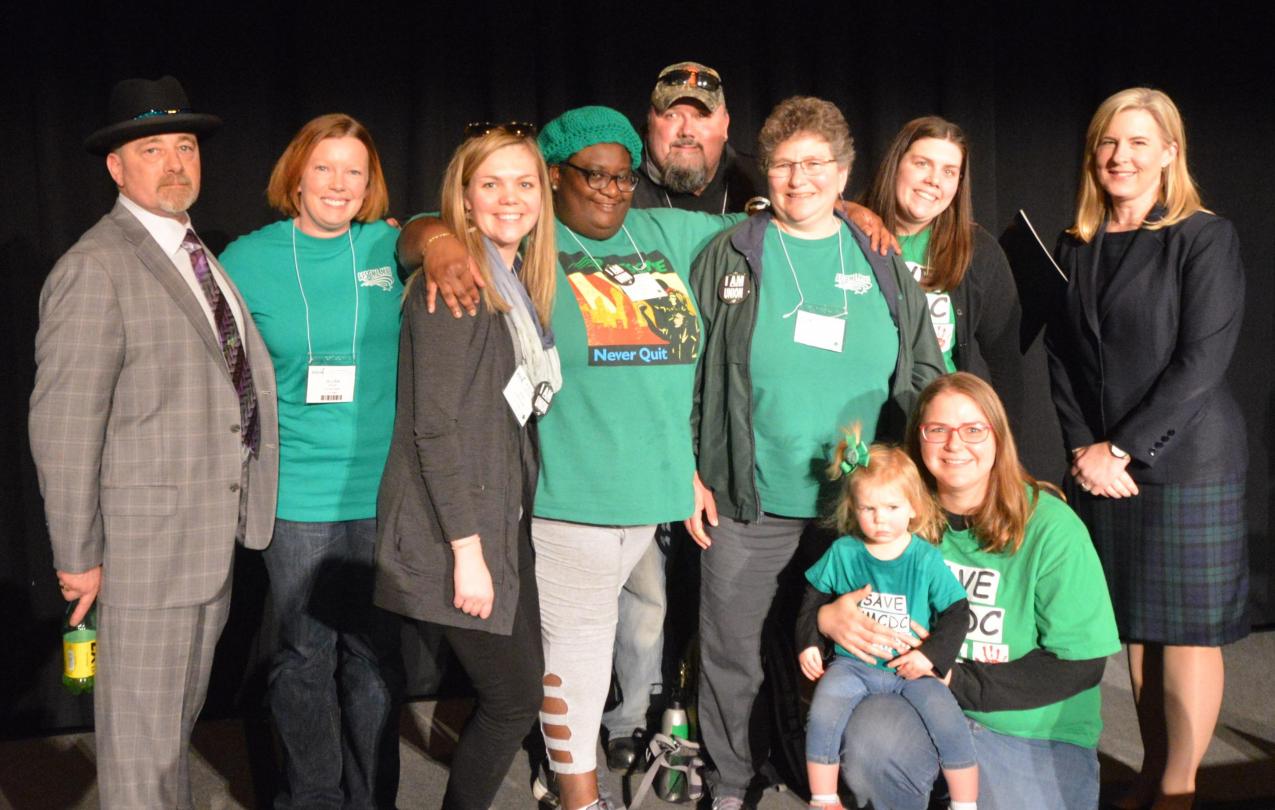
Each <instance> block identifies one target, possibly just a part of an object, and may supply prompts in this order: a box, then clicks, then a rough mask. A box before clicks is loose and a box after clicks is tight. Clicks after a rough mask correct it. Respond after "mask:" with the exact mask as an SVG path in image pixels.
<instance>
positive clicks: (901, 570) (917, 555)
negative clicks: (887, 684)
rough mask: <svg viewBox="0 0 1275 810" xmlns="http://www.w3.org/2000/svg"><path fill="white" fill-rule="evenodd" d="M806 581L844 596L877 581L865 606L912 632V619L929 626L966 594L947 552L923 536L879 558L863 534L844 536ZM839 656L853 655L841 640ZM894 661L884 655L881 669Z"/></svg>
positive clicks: (884, 620)
mask: <svg viewBox="0 0 1275 810" xmlns="http://www.w3.org/2000/svg"><path fill="white" fill-rule="evenodd" d="M806 580H807V581H808V582H809V583H810V584H811V585H812V586H813V587H814V588H815V590H817V591H820V592H822V593H828V594H834V595H836V596H841V595H842V594H847V593H850V592H851V591H855V590H858V589H859V588H862V587H863V586H864V585H871V586H872V592H871V593H870V594H868V596H867V598H866V599H864V600H863V601H862V602H860V603H859V610H861V611H863V612H864V613H866V614H867V615H869V616H871V617H872V618H874V619H876V620H877V621H878V622H880V623H881V624H883V625H885V626H886V627H888V628H890V629H892V630H897V631H898V632H900V633H903V634H905V635H909V636H915V635H916V634H915V633H914V632H913V631H912V621H913V620H915V621H916V623H917V624H919V625H921V627H923V628H925V629H926V630H929V629H930V624H931V622H932V621H933V619H934V617H935V616H937V615H938V614H940V613H942V612H943V611H945V610H947V609H948V608H949V607H951V606H952V605H953V604H955V603H957V602H959V601H961V600H962V599H964V598H965V591H964V589H962V588H961V583H959V582H957V581H956V577H954V576H952V572H951V571H949V570H948V569H947V566H946V565H944V564H943V555H942V554H940V553H939V550H938V549H937V548H935V547H934V546H932V545H930V544H929V543H927V542H925V540H924V539H923V538H920V537H917V536H916V535H913V536H912V541H911V542H910V543H908V547H907V548H906V549H904V550H903V553H902V554H900V555H899V556H898V557H895V558H894V559H893V560H879V559H877V558H876V557H873V556H872V554H871V553H870V552H869V551H868V546H867V544H866V543H865V542H864V541H863V540H860V539H859V538H857V537H853V536H846V537H842V538H841V539H840V540H837V541H836V542H835V543H833V544H832V545H831V546H830V547H829V548H828V550H827V551H825V552H824V554H823V556H822V557H820V558H819V561H818V562H816V563H815V564H814V565H812V566H810V568H809V570H807V571H806ZM836 649H837V655H844V656H850V655H851V654H850V652H849V651H848V650H846V649H845V648H843V647H842V646H841V645H840V644H838V645H836ZM887 660H890V659H884V658H878V659H877V660H876V667H877V669H883V670H886V671H888V672H894V670H893V669H890V668H889V667H888V666H886V663H885V662H886V661H887Z"/></svg>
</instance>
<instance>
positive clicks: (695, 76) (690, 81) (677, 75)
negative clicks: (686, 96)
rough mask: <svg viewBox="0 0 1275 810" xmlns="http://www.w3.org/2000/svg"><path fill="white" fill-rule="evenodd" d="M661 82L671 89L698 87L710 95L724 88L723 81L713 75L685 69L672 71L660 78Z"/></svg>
mask: <svg viewBox="0 0 1275 810" xmlns="http://www.w3.org/2000/svg"><path fill="white" fill-rule="evenodd" d="M659 82H660V84H664V85H668V86H669V87H698V88H699V89H701V90H707V91H708V92H710V93H716V92H717V91H718V90H720V89H721V87H722V80H721V79H719V78H717V77H716V76H714V75H713V74H711V73H706V72H704V71H702V70H687V69H684V68H683V69H678V70H670V71H669V72H668V73H665V74H664V75H663V76H661V77H660V78H659Z"/></svg>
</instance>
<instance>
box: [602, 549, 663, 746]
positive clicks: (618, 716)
mask: <svg viewBox="0 0 1275 810" xmlns="http://www.w3.org/2000/svg"><path fill="white" fill-rule="evenodd" d="M656 531H657V532H658V531H659V530H658V529H657V530H656ZM666 606H667V598H666V594H665V590H664V551H663V549H661V548H660V546H659V543H651V546H650V548H648V549H647V550H646V553H645V554H643V555H642V559H640V560H638V564H637V565H636V566H634V568H633V572H632V573H630V574H629V578H628V579H627V580H626V581H625V583H624V589H623V590H621V591H620V616H619V622H618V623H617V624H616V626H615V676H616V679H617V680H618V681H619V682H620V694H621V695H622V699H621V701H620V703H619V704H618V705H617V706H616V707H615V708H613V709H611V711H609V712H606V713H604V714H603V715H602V725H604V726H606V729H607V735H608V737H609V739H612V740H614V739H618V738H620V737H629V736H632V735H633V732H635V731H637V730H638V729H640V728H642V729H644V728H646V727H647V714H648V713H649V711H650V708H651V693H652V692H653V691H655V690H656V689H657V688H660V685H661V684H662V683H663V680H664V679H663V675H662V673H661V667H662V664H663V656H664V612H665V608H666Z"/></svg>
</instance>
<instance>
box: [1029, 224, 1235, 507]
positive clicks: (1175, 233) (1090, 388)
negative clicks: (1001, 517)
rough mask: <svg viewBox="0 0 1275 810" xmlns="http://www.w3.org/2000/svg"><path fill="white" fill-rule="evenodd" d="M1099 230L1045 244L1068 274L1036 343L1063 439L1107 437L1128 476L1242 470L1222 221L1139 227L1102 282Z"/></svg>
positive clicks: (1154, 478) (1231, 297) (1230, 232)
mask: <svg viewBox="0 0 1275 810" xmlns="http://www.w3.org/2000/svg"><path fill="white" fill-rule="evenodd" d="M1162 215H1163V211H1162V209H1160V208H1157V209H1156V210H1154V211H1152V213H1151V216H1150V217H1149V218H1148V221H1154V220H1155V219H1158V218H1159V217H1160V216H1162ZM1104 233H1105V225H1104V228H1103V229H1102V230H1099V232H1098V233H1097V234H1096V235H1095V236H1094V239H1093V241H1092V242H1090V243H1088V244H1085V243H1083V242H1081V241H1080V240H1078V239H1076V238H1074V237H1071V236H1068V235H1066V234H1064V235H1063V236H1062V237H1060V239H1059V242H1058V248H1057V250H1056V257H1057V260H1058V265H1059V267H1061V268H1062V270H1063V272H1064V273H1066V274H1067V277H1068V279H1069V281H1068V284H1067V300H1066V306H1065V307H1064V308H1062V310H1061V311H1060V312H1059V313H1058V314H1057V316H1056V317H1055V318H1054V320H1053V321H1052V322H1051V323H1050V324H1049V326H1048V331H1047V333H1046V347H1047V349H1048V352H1049V366H1050V378H1051V380H1052V383H1053V389H1054V404H1055V406H1056V407H1057V409H1058V416H1059V421H1060V422H1061V423H1062V428H1063V435H1064V438H1065V439H1066V441H1067V446H1068V447H1069V448H1076V447H1080V446H1083V445H1088V444H1093V443H1094V442H1100V441H1104V440H1107V441H1111V442H1112V443H1113V444H1115V445H1116V446H1117V447H1120V448H1121V449H1123V450H1125V451H1127V452H1128V453H1129V455H1130V456H1132V461H1131V463H1130V465H1129V468H1128V469H1129V473H1130V474H1131V475H1132V477H1133V479H1134V480H1135V481H1138V482H1145V483H1191V482H1201V481H1207V480H1215V479H1217V478H1219V477H1225V476H1231V475H1242V474H1243V473H1244V470H1245V468H1246V467H1247V463H1248V442H1247V440H1246V438H1245V432H1244V419H1243V416H1242V415H1241V413H1240V409H1239V406H1238V404H1237V403H1236V402H1235V398H1234V397H1233V396H1232V395H1231V391H1230V388H1229V386H1228V385H1227V381H1226V370H1227V367H1228V366H1229V365H1230V364H1231V356H1232V354H1233V353H1234V351H1235V344H1236V341H1237V339H1238V338H1239V333H1240V323H1241V320H1242V319H1243V314H1244V267H1243V265H1242V263H1241V261H1240V248H1239V238H1238V236H1237V235H1236V233H1235V228H1234V226H1232V225H1231V223H1230V222H1229V221H1227V220H1225V219H1222V218H1221V217H1218V216H1216V215H1214V214H1209V213H1204V212H1199V213H1196V214H1193V215H1191V216H1190V217H1188V218H1187V219H1185V220H1183V221H1182V222H1179V223H1177V224H1176V225H1171V226H1169V227H1166V228H1161V229H1159V230H1148V229H1145V228H1144V229H1142V230H1140V231H1138V233H1137V234H1136V236H1135V237H1134V239H1133V242H1132V244H1131V245H1130V246H1129V249H1128V251H1127V252H1126V254H1125V257H1124V260H1123V261H1122V263H1121V265H1120V268H1119V269H1118V271H1117V272H1115V273H1114V274H1112V275H1111V276H1110V281H1109V282H1108V283H1107V285H1106V289H1105V290H1103V289H1102V286H1101V280H1100V279H1099V277H1098V266H1097V262H1096V257H1098V256H1100V255H1101V250H1102V240H1103V236H1104Z"/></svg>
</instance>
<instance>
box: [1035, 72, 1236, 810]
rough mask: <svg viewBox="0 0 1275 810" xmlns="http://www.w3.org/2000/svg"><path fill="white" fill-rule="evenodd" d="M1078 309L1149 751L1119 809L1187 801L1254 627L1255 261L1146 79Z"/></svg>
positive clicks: (1096, 468) (1110, 537)
mask: <svg viewBox="0 0 1275 810" xmlns="http://www.w3.org/2000/svg"><path fill="white" fill-rule="evenodd" d="M1057 257H1058V263H1059V266H1060V267H1061V268H1062V269H1063V271H1064V272H1065V273H1066V274H1067V276H1068V278H1069V283H1068V288H1067V299H1066V306H1065V308H1063V309H1062V310H1061V311H1060V313H1059V315H1058V317H1057V319H1056V320H1055V321H1054V322H1053V323H1052V324H1050V327H1049V332H1048V338H1047V342H1046V343H1047V348H1048V350H1049V358H1050V371H1051V377H1052V381H1053V388H1054V401H1055V405H1056V407H1057V409H1058V415H1059V419H1060V421H1061V423H1062V427H1063V433H1064V436H1065V438H1066V440H1067V447H1068V448H1069V449H1070V450H1071V454H1072V466H1071V471H1070V477H1069V480H1068V482H1067V483H1068V485H1069V495H1070V496H1071V499H1072V503H1073V504H1074V506H1075V508H1076V511H1077V512H1078V513H1079V514H1080V515H1081V517H1082V518H1083V519H1084V520H1085V522H1086V524H1087V525H1088V526H1089V530H1090V532H1091V534H1092V535H1093V538H1094V543H1095V544H1096V545H1097V547H1098V551H1099V555H1100V556H1101V557H1102V561H1103V568H1104V569H1105V571H1106V574H1107V580H1108V586H1109V588H1110V591H1111V596H1112V601H1113V602H1114V603H1115V608H1116V618H1117V622H1118V623H1119V627H1120V634H1121V638H1122V639H1123V640H1124V641H1126V642H1127V643H1128V645H1129V647H1128V649H1129V672H1130V679H1131V681H1132V686H1133V695H1134V700H1135V702H1136V703H1137V708H1138V718H1139V724H1140V727H1141V732H1142V741H1143V746H1144V749H1145V755H1144V759H1143V764H1142V770H1141V773H1140V774H1139V777H1138V779H1137V781H1136V782H1135V784H1134V786H1133V790H1132V791H1131V793H1130V794H1129V795H1128V796H1126V797H1125V798H1124V799H1123V800H1121V802H1120V803H1119V805H1118V806H1122V807H1143V806H1152V807H1156V808H1168V807H1179V806H1181V807H1188V806H1190V801H1191V799H1192V797H1193V794H1194V791H1195V775H1196V771H1197V769H1198V767H1199V763H1200V760H1201V758H1202V757H1203V755H1204V751H1205V749H1206V748H1207V747H1208V743H1209V740H1210V739H1211V738H1212V735H1213V728H1214V726H1215V725H1216V723H1217V716H1218V711H1219V708H1220V706H1221V701H1222V685H1223V666H1222V654H1221V645H1222V644H1226V643H1229V642H1231V641H1235V640H1238V639H1239V638H1242V637H1243V636H1244V635H1245V634H1246V633H1247V632H1248V623H1247V621H1246V618H1245V603H1246V601H1247V593H1248V579H1247V577H1248V562H1247V552H1246V547H1245V524H1244V511H1243V504H1244V474H1245V468H1246V466H1247V442H1246V439H1245V434H1244V421H1243V417H1242V415H1241V413H1240V410H1239V407H1238V405H1237V404H1236V402H1235V399H1234V397H1232V395H1231V392H1230V389H1229V387H1228V385H1227V382H1226V370H1227V367H1228V366H1229V365H1230V362H1231V356H1232V354H1233V353H1234V350H1235V343H1236V340H1237V338H1238V336H1239V332H1240V322H1241V319H1242V315H1243V302H1244V269H1243V266H1242V264H1241V262H1240V251H1239V241H1238V239H1237V237H1236V233H1235V229H1234V227H1233V226H1232V225H1231V223H1230V222H1228V221H1227V220H1225V219H1222V218H1221V217H1218V216H1216V215H1214V214H1213V213H1211V212H1209V211H1207V210H1206V209H1204V208H1203V207H1202V205H1201V203H1200V197H1199V194H1198V192H1197V191H1196V188H1195V185H1194V183H1193V181H1192V180H1191V177H1190V175H1189V173H1188V171H1187V164H1186V135H1185V132H1184V130H1183V126H1182V119H1181V116H1180V114H1179V113H1178V110H1177V108H1176V107H1175V106H1174V104H1173V102H1172V100H1170V99H1169V97H1168V96H1166V95H1165V94H1164V93H1162V92H1159V91H1156V90H1149V89H1146V88H1133V89H1130V90H1124V91H1122V92H1120V93H1116V94H1115V95H1113V96H1112V97H1110V98H1108V99H1107V100H1106V101H1104V102H1103V103H1102V105H1101V106H1100V107H1099V108H1098V111H1097V113H1095V114H1094V117H1093V120H1092V121H1091V122H1090V125H1089V131H1088V134H1087V136H1086V146H1085V171H1084V172H1083V179H1082V180H1081V186H1080V193H1079V196H1078V202H1077V211H1076V221H1075V224H1074V225H1073V226H1072V227H1071V228H1070V229H1068V230H1067V232H1066V233H1065V234H1063V235H1062V237H1061V238H1060V240H1059V245H1058V249H1057Z"/></svg>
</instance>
